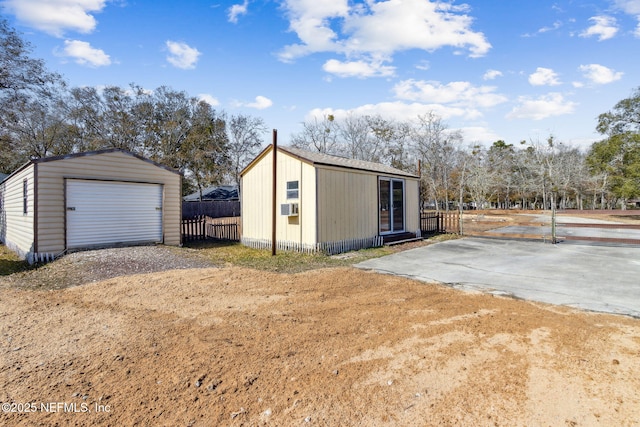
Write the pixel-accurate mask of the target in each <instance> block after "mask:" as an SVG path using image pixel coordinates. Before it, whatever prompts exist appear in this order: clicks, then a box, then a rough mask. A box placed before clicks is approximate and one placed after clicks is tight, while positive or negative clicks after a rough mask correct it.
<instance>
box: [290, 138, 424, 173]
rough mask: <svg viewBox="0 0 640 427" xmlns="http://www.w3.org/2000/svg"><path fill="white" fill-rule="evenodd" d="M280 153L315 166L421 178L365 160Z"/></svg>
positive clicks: (298, 151)
mask: <svg viewBox="0 0 640 427" xmlns="http://www.w3.org/2000/svg"><path fill="white" fill-rule="evenodd" d="M278 151H284V152H286V153H289V154H291V155H292V156H294V157H297V158H299V159H301V160H306V161H307V162H309V163H312V164H314V165H325V166H335V167H340V168H347V169H356V170H362V171H368V172H376V173H381V174H386V175H398V176H406V177H410V178H419V177H418V176H417V175H415V174H412V173H409V172H406V171H403V170H400V169H396V168H393V167H391V166H387V165H383V164H381V163H374V162H365V161H364V160H355V159H349V158H346V157H339V156H332V155H329V154H324V153H318V152H313V151H307V150H302V149H300V148H295V147H282V146H279V147H278Z"/></svg>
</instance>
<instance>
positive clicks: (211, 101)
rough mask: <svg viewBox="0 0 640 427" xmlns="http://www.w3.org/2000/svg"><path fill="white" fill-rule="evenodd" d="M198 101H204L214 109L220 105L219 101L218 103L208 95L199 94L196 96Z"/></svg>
mask: <svg viewBox="0 0 640 427" xmlns="http://www.w3.org/2000/svg"><path fill="white" fill-rule="evenodd" d="M198 99H199V100H200V101H204V102H206V103H207V104H209V105H211V106H212V107H216V106H218V105H220V101H218V99H217V98H214V97H213V96H212V95H209V94H208V93H201V94H199V95H198Z"/></svg>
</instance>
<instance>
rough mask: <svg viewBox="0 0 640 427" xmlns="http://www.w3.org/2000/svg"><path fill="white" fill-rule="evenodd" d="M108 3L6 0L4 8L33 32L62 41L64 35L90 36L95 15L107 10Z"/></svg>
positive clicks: (103, 1) (90, 0) (94, 22)
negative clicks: (74, 32) (78, 33)
mask: <svg viewBox="0 0 640 427" xmlns="http://www.w3.org/2000/svg"><path fill="white" fill-rule="evenodd" d="M105 4H106V0H54V1H52V0H5V1H3V2H2V3H1V5H2V6H3V7H4V8H5V10H6V11H7V12H9V13H12V14H14V15H15V16H16V18H17V19H18V20H19V21H21V22H23V23H24V24H25V25H28V26H30V27H32V28H36V29H38V30H40V31H44V32H46V33H49V34H52V35H54V36H56V37H62V35H63V34H64V32H65V31H68V30H70V31H77V32H80V33H85V34H86V33H90V32H92V31H93V30H94V29H95V27H96V19H95V18H94V16H93V15H92V13H97V12H100V11H101V10H102V9H104V7H105Z"/></svg>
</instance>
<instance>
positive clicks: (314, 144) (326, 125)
mask: <svg viewBox="0 0 640 427" xmlns="http://www.w3.org/2000/svg"><path fill="white" fill-rule="evenodd" d="M302 126H303V130H302V132H300V133H298V134H295V135H292V137H291V145H293V146H294V147H298V148H302V149H305V150H311V151H318V152H320V153H326V154H339V153H340V146H339V143H338V127H337V123H336V122H335V117H334V116H333V115H331V114H329V115H326V116H323V117H322V119H321V120H320V121H318V118H317V117H314V118H313V121H312V122H304V123H303V124H302Z"/></svg>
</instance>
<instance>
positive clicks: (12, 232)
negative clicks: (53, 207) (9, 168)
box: [0, 165, 35, 258]
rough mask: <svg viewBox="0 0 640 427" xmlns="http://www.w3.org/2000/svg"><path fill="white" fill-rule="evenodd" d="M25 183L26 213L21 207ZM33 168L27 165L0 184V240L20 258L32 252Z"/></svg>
mask: <svg viewBox="0 0 640 427" xmlns="http://www.w3.org/2000/svg"><path fill="white" fill-rule="evenodd" d="M25 180H26V181H27V213H26V214H25V213H24V206H23V185H24V181H25ZM34 182H35V181H34V167H33V165H29V166H27V167H26V168H24V169H22V170H20V171H19V172H17V173H15V174H14V175H13V176H11V177H9V178H8V179H7V180H6V181H4V182H3V183H2V184H0V193H1V195H0V198H2V201H1V203H0V204H1V205H2V206H1V211H0V240H1V241H2V242H3V243H4V244H5V245H6V246H7V247H8V248H9V249H11V250H13V251H15V252H17V253H18V255H20V256H21V257H23V258H24V257H26V256H27V255H28V254H29V253H30V252H32V251H33V243H34V234H33V218H34V207H35V206H34V200H35V185H34Z"/></svg>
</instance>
